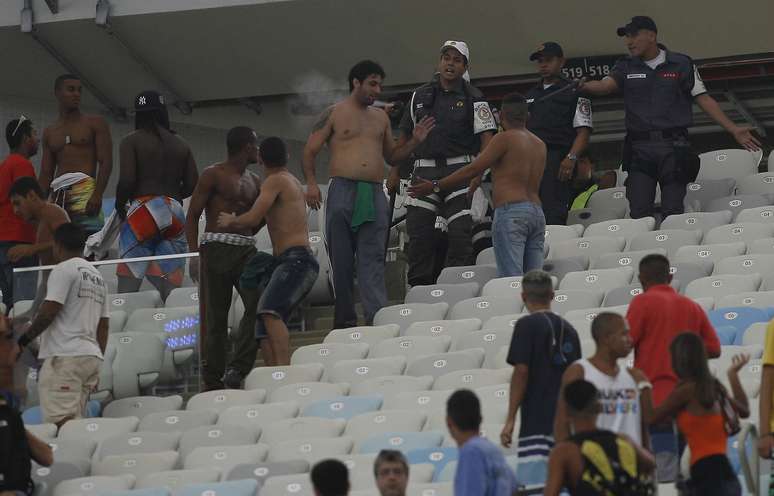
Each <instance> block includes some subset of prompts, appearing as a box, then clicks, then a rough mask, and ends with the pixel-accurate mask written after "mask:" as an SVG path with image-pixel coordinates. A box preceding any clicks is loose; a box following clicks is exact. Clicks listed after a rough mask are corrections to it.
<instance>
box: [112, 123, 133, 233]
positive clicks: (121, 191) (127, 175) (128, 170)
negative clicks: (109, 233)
mask: <svg viewBox="0 0 774 496" xmlns="http://www.w3.org/2000/svg"><path fill="white" fill-rule="evenodd" d="M118 156H119V168H120V170H119V176H118V186H116V212H117V213H118V215H119V217H121V218H122V219H123V218H125V217H126V204H127V203H128V202H129V200H130V199H131V198H132V195H133V194H134V189H135V187H136V186H137V155H136V154H135V150H134V145H133V144H132V140H131V138H124V140H123V141H121V145H120V147H119V151H118Z"/></svg>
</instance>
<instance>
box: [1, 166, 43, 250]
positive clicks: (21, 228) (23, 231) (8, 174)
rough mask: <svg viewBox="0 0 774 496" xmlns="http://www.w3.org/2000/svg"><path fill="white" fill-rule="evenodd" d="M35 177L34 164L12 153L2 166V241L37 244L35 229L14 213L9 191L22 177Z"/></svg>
mask: <svg viewBox="0 0 774 496" xmlns="http://www.w3.org/2000/svg"><path fill="white" fill-rule="evenodd" d="M25 176H32V177H35V169H34V168H33V167H32V162H30V161H29V160H27V159H26V158H24V157H23V156H21V155H19V154H18V153H12V154H10V155H8V158H6V159H5V161H3V163H1V164H0V241H19V242H22V243H34V242H35V227H34V226H33V225H32V224H30V223H28V222H24V221H23V220H22V219H21V217H19V216H18V215H16V214H15V213H13V206H12V205H11V200H10V199H9V198H8V190H10V189H11V185H12V184H13V183H14V182H15V181H16V180H17V179H19V178H20V177H25Z"/></svg>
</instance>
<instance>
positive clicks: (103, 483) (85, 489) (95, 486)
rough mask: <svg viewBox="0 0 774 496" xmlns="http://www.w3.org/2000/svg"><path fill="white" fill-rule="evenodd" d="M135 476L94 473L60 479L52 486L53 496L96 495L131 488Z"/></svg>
mask: <svg viewBox="0 0 774 496" xmlns="http://www.w3.org/2000/svg"><path fill="white" fill-rule="evenodd" d="M134 482H135V477H134V476H133V475H130V474H125V475H117V476H108V475H95V476H92V477H79V478H77V479H70V480H66V481H62V482H60V483H59V484H57V486H56V487H55V488H54V496H67V495H71V494H78V495H81V496H96V495H97V494H102V493H106V492H109V491H126V490H129V489H131V488H132V486H133V485H134Z"/></svg>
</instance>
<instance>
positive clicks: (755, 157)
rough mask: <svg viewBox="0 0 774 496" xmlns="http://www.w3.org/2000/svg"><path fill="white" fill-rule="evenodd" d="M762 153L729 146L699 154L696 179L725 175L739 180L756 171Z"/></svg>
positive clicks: (721, 177)
mask: <svg viewBox="0 0 774 496" xmlns="http://www.w3.org/2000/svg"><path fill="white" fill-rule="evenodd" d="M762 156H763V153H762V152H761V151H758V152H748V151H747V150H742V149H737V148H729V149H724V150H715V151H711V152H706V153H702V154H700V155H699V160H700V163H701V165H700V168H699V175H698V179H724V178H727V177H730V178H734V179H736V180H740V179H742V178H744V177H746V176H750V175H753V174H756V173H757V172H758V164H759V163H760V161H761V157H762Z"/></svg>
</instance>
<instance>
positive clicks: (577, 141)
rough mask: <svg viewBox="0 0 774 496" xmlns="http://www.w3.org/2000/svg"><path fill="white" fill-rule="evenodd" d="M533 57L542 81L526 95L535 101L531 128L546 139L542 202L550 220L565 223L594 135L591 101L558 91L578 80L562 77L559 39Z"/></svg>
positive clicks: (562, 63)
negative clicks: (575, 180)
mask: <svg viewBox="0 0 774 496" xmlns="http://www.w3.org/2000/svg"><path fill="white" fill-rule="evenodd" d="M529 60H530V61H532V62H536V63H537V68H538V73H540V82H539V83H538V84H537V86H535V87H534V88H532V89H531V90H530V91H528V92H527V94H526V95H525V97H526V98H527V101H528V102H529V101H531V104H530V106H529V120H528V121H527V129H529V130H530V131H532V132H533V133H534V134H535V135H537V137H538V138H540V139H541V140H543V141H544V142H545V144H546V148H547V154H546V168H545V171H544V172H543V179H542V181H541V183H540V202H541V203H542V204H543V214H545V216H546V224H559V225H564V224H566V223H567V211H568V210H569V208H570V186H571V182H572V181H571V180H572V177H573V172H574V171H575V163H576V162H577V161H578V156H579V155H580V154H581V153H583V151H584V150H585V149H586V146H587V145H588V143H589V136H590V135H591V128H592V117H591V101H590V100H589V99H588V98H584V97H581V96H578V94H577V92H575V91H573V90H572V89H568V90H566V91H564V92H561V91H560V92H558V93H555V92H557V91H559V90H561V88H564V87H565V86H568V85H572V84H574V83H573V82H572V81H569V80H567V79H565V78H563V77H562V67H564V62H565V59H564V51H563V50H562V47H561V46H559V44H558V43H555V42H553V41H547V42H545V43H543V44H542V45H540V46H539V47H538V49H537V50H536V51H535V52H534V53H533V54H532V55H530V57H529ZM552 94H553V95H552Z"/></svg>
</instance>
